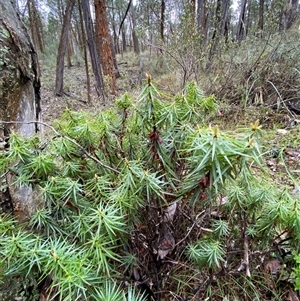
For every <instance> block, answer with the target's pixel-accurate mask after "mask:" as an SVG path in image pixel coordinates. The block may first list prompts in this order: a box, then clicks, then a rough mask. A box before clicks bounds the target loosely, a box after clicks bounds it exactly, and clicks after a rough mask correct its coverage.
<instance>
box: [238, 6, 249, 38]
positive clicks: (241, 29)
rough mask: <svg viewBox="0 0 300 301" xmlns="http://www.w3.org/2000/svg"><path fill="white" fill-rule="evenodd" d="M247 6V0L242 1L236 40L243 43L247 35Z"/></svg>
mask: <svg viewBox="0 0 300 301" xmlns="http://www.w3.org/2000/svg"><path fill="white" fill-rule="evenodd" d="M246 5H247V0H242V4H241V10H240V15H239V22H238V27H237V33H236V39H237V40H238V41H239V42H241V41H242V40H243V39H244V37H245V33H246Z"/></svg>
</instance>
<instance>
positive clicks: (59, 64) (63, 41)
mask: <svg viewBox="0 0 300 301" xmlns="http://www.w3.org/2000/svg"><path fill="white" fill-rule="evenodd" d="M74 5H75V0H69V1H68V3H67V8H66V11H65V14H64V18H63V27H62V31H61V36H60V40H59V46H58V53H57V61H56V79H55V92H54V94H55V95H57V96H63V94H64V91H63V89H64V87H63V78H64V58H65V54H66V51H67V45H68V36H69V32H70V27H71V16H72V11H73V8H74Z"/></svg>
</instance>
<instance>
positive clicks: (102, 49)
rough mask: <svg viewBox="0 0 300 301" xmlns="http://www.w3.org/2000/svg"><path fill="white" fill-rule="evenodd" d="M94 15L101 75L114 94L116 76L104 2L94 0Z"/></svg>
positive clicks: (103, 0)
mask: <svg viewBox="0 0 300 301" xmlns="http://www.w3.org/2000/svg"><path fill="white" fill-rule="evenodd" d="M94 5H95V15H96V25H95V28H96V40H97V45H98V50H99V53H100V58H101V66H102V70H103V74H104V75H106V76H109V78H110V81H109V83H110V90H111V93H112V94H116V92H117V91H116V90H117V86H116V75H115V71H114V61H113V56H112V51H111V49H112V48H111V45H110V43H111V42H110V35H109V30H108V21H107V15H106V4H105V0H94Z"/></svg>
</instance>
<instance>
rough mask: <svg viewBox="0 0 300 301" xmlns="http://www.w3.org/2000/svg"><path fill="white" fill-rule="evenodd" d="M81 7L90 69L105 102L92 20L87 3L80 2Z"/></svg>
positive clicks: (83, 0) (85, 0)
mask: <svg viewBox="0 0 300 301" xmlns="http://www.w3.org/2000/svg"><path fill="white" fill-rule="evenodd" d="M81 7H82V13H83V19H84V25H85V31H86V36H87V43H88V48H89V51H90V56H91V63H92V68H93V72H94V75H95V80H96V90H97V93H98V96H99V97H101V98H102V100H103V101H104V100H105V91H104V82H103V76H102V71H101V64H100V58H99V54H98V51H97V45H96V41H95V32H94V27H93V20H92V16H91V9H90V4H89V1H88V0H81Z"/></svg>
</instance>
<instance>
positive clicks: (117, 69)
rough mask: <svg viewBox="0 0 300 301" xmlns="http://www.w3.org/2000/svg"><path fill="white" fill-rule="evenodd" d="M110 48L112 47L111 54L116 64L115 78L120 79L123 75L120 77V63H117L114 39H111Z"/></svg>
mask: <svg viewBox="0 0 300 301" xmlns="http://www.w3.org/2000/svg"><path fill="white" fill-rule="evenodd" d="M110 47H111V54H112V57H113V62H114V69H115V76H116V78H119V77H121V75H120V72H119V68H118V63H117V56H116V47H115V45H114V41H113V38H112V37H110Z"/></svg>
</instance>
